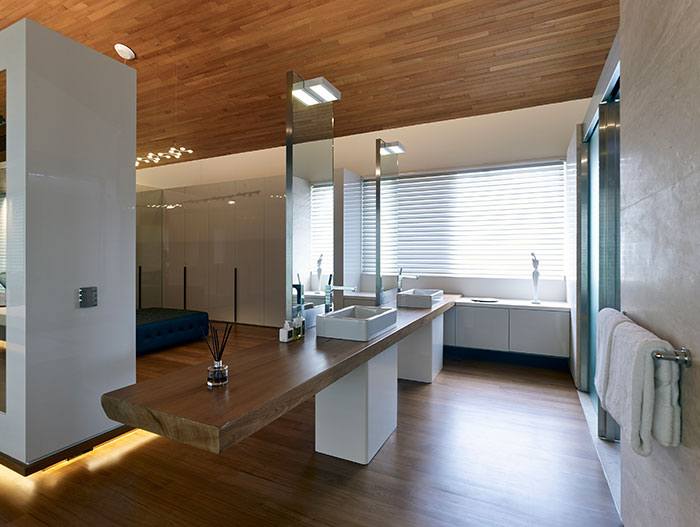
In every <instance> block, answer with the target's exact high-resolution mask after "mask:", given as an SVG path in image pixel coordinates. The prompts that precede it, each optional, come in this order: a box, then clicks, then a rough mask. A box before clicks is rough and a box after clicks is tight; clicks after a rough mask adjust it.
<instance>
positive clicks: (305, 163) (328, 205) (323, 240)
mask: <svg viewBox="0 0 700 527" xmlns="http://www.w3.org/2000/svg"><path fill="white" fill-rule="evenodd" d="M291 75H292V76H293V78H292V79H289V78H288V83H290V82H292V81H293V82H292V84H293V85H298V84H299V83H303V80H302V79H301V78H300V77H299V76H298V75H296V74H294V73H291ZM288 93H289V91H288ZM302 101H303V100H300V99H298V98H296V97H290V101H289V102H290V103H291V115H290V114H289V109H288V119H289V118H290V117H291V123H289V122H288V126H287V134H288V137H287V148H291V149H292V150H291V154H292V163H291V167H290V166H288V171H287V178H288V188H289V185H290V183H291V191H292V200H291V205H292V206H291V218H289V215H288V223H290V224H289V225H288V237H289V238H290V239H291V254H292V258H291V262H288V266H289V265H290V264H291V273H290V272H289V271H290V269H289V267H288V280H290V278H291V281H290V283H289V285H290V287H288V291H289V292H288V294H289V295H290V297H291V298H288V301H287V305H288V309H287V318H288V319H292V318H294V317H295V316H296V315H297V314H301V315H302V316H303V317H304V319H305V321H306V326H307V327H313V326H314V325H315V317H316V315H318V314H322V313H324V312H325V311H327V310H330V294H329V292H328V290H329V286H331V284H332V281H333V277H332V274H333V104H332V103H319V104H310V105H309V104H305V103H304V102H302ZM307 102H308V101H307ZM288 163H289V158H288ZM289 168H291V170H289ZM290 219H291V222H290ZM290 227H291V229H290ZM290 274H291V277H290V276H289V275H290Z"/></svg>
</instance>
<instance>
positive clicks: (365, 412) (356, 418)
mask: <svg viewBox="0 0 700 527" xmlns="http://www.w3.org/2000/svg"><path fill="white" fill-rule="evenodd" d="M441 318H442V317H441ZM397 352H398V350H397V345H396V344H394V345H393V346H391V347H390V348H387V349H386V350H384V351H383V352H381V353H380V354H379V355H377V356H376V357H374V358H373V359H371V360H370V361H369V362H366V363H364V364H363V365H361V366H359V367H358V368H357V369H356V370H354V371H352V372H350V373H348V374H347V375H346V376H345V377H343V378H342V379H339V380H337V381H336V382H334V383H333V384H331V385H330V386H329V387H327V388H325V389H324V390H322V391H320V392H318V393H317V394H316V452H320V453H322V454H328V455H329V456H334V457H338V458H341V459H346V460H348V461H352V462H354V463H360V464H362V465H366V464H367V463H369V462H370V461H371V460H372V458H373V457H374V455H375V454H376V453H377V452H378V451H379V449H380V448H381V446H382V445H383V444H384V442H385V441H386V440H387V439H388V438H389V436H390V435H391V433H392V432H393V431H394V430H395V429H396V415H397V384H396V375H397V367H396V360H397Z"/></svg>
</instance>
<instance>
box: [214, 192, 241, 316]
mask: <svg viewBox="0 0 700 527" xmlns="http://www.w3.org/2000/svg"><path fill="white" fill-rule="evenodd" d="M210 187H211V193H212V196H213V197H211V199H210V200H209V244H208V258H209V294H208V313H209V318H210V319H212V320H222V321H228V322H232V321H233V318H234V313H233V304H234V284H233V276H234V269H235V266H236V237H235V226H236V209H235V205H236V204H235V200H234V198H233V195H234V194H235V193H236V183H235V181H227V182H224V183H217V184H215V185H210ZM232 201H234V203H231V202H232Z"/></svg>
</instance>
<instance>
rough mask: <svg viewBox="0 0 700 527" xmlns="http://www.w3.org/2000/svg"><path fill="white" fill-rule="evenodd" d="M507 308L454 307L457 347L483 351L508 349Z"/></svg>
mask: <svg viewBox="0 0 700 527" xmlns="http://www.w3.org/2000/svg"><path fill="white" fill-rule="evenodd" d="M508 315H509V310H508V309H507V308H496V307H489V308H483V307H474V306H457V307H456V332H455V342H456V345H457V346H462V347H465V348H477V349H485V350H507V349H508Z"/></svg>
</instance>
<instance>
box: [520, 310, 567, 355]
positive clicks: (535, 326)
mask: <svg viewBox="0 0 700 527" xmlns="http://www.w3.org/2000/svg"><path fill="white" fill-rule="evenodd" d="M569 318H570V316H569V312H568V311H546V310H535V309H511V310H510V348H509V350H510V351H519V352H522V353H533V354H535V355H549V356H554V357H568V356H569V329H570V328H569Z"/></svg>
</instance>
